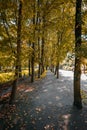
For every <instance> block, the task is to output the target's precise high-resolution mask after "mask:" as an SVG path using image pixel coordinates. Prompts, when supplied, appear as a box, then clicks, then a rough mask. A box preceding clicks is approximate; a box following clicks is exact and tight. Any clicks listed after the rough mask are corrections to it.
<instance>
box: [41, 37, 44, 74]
mask: <svg viewBox="0 0 87 130" xmlns="http://www.w3.org/2000/svg"><path fill="white" fill-rule="evenodd" d="M43 72H44V36H43V37H42V52H41V74H42V73H43Z"/></svg>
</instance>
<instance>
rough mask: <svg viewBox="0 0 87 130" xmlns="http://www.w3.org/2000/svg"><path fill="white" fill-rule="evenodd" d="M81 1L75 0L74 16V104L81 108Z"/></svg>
mask: <svg viewBox="0 0 87 130" xmlns="http://www.w3.org/2000/svg"><path fill="white" fill-rule="evenodd" d="M81 3H82V0H76V18H75V21H76V23H75V69H74V106H76V107H77V108H79V109H81V108H82V101H81V94H80V77H81V67H80V65H81V56H80V48H81Z"/></svg>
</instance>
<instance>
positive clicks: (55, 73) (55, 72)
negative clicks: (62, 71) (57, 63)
mask: <svg viewBox="0 0 87 130" xmlns="http://www.w3.org/2000/svg"><path fill="white" fill-rule="evenodd" d="M54 74H55V75H56V67H55V72H54Z"/></svg>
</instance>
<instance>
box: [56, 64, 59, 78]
mask: <svg viewBox="0 0 87 130" xmlns="http://www.w3.org/2000/svg"><path fill="white" fill-rule="evenodd" d="M56 73H57V79H58V78H59V63H58V64H57V67H56Z"/></svg>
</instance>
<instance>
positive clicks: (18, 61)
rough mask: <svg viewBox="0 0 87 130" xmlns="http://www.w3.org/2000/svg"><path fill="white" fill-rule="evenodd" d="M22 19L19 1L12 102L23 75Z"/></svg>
mask: <svg viewBox="0 0 87 130" xmlns="http://www.w3.org/2000/svg"><path fill="white" fill-rule="evenodd" d="M21 21H22V1H21V0H20V1H19V10H18V25H17V55H16V67H15V76H14V81H13V86H12V92H11V96H10V101H9V103H10V104H12V103H13V101H14V100H15V96H16V90H17V80H18V77H20V76H21V58H20V55H21Z"/></svg>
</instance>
